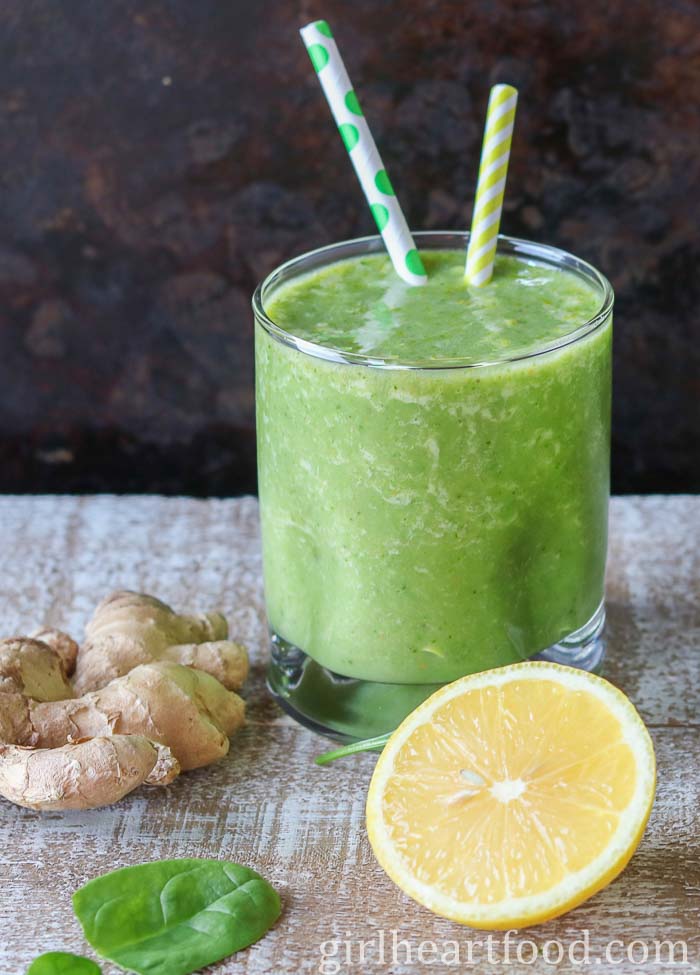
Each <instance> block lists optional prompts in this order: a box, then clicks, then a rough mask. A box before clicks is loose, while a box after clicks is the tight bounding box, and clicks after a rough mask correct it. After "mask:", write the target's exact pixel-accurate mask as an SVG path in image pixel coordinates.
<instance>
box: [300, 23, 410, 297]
mask: <svg viewBox="0 0 700 975" xmlns="http://www.w3.org/2000/svg"><path fill="white" fill-rule="evenodd" d="M300 33H301V36H302V39H303V41H304V44H305V45H306V50H307V51H308V53H309V57H310V58H311V63H312V64H313V66H314V70H315V71H316V74H317V75H318V80H319V81H320V82H321V88H322V89H323V93H324V95H325V96H326V99H327V101H328V104H329V106H330V109H331V112H332V113H333V118H334V119H335V121H336V124H337V126H338V130H339V132H340V137H341V138H342V140H343V143H344V145H345V148H346V149H347V151H348V155H349V156H350V161H351V162H352V164H353V166H354V167H355V172H356V173H357V178H358V179H359V181H360V185H361V186H362V190H363V192H364V194H365V196H366V197H367V202H368V203H369V206H370V210H371V211H372V216H373V217H374V220H375V223H376V224H377V228H378V230H379V233H380V234H381V235H382V237H383V239H384V243H385V244H386V249H387V251H388V252H389V257H390V258H391V260H392V263H393V265H394V268H395V269H396V273H397V274H398V275H399V276H400V277H401V278H403V280H404V281H406V282H408V284H413V285H420V284H425V282H426V281H427V278H426V274H425V268H424V267H423V262H422V261H421V259H420V254H419V253H418V251H417V249H416V245H415V243H414V241H413V237H412V236H411V231H410V230H409V229H408V224H407V223H406V218H405V217H404V215H403V212H402V210H401V207H400V206H399V201H398V200H397V199H396V194H395V193H394V190H393V187H392V185H391V182H390V180H389V177H388V175H387V171H386V169H385V168H384V164H383V163H382V160H381V157H380V155H379V151H378V149H377V146H376V144H375V142H374V139H373V138H372V133H371V132H370V130H369V126H368V125H367V121H366V119H365V117H364V115H363V114H362V109H361V108H360V103H359V101H358V100H357V95H356V94H355V92H354V90H353V87H352V85H351V84H350V79H349V78H348V73H347V71H346V70H345V65H344V64H343V61H342V58H341V57H340V53H339V51H338V48H337V46H336V43H335V41H334V40H333V35H332V33H331V29H330V27H329V26H328V24H327V23H326V21H325V20H316V21H314V22H313V23H312V24H308V25H307V26H306V27H302V29H301V31H300Z"/></svg>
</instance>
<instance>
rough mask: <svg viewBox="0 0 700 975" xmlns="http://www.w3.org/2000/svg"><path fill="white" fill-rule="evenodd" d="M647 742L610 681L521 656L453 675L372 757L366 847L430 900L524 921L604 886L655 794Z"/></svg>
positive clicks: (482, 919)
mask: <svg viewBox="0 0 700 975" xmlns="http://www.w3.org/2000/svg"><path fill="white" fill-rule="evenodd" d="M654 788H655V761H654V748H653V745H652V742H651V738H650V737H649V733H648V732H647V730H646V728H645V727H644V724H643V722H642V719H641V718H640V717H639V714H638V713H637V711H636V710H635V708H634V705H633V704H632V703H631V701H629V700H628V698H626V697H625V695H624V694H623V693H622V692H621V691H619V690H617V688H615V687H613V685H612V684H610V683H608V681H606V680H603V679H602V678H601V677H596V676H595V675H593V674H588V673H585V672H582V671H580V670H574V669H573V668H571V667H562V666H559V665H557V664H550V663H545V662H537V661H532V662H530V661H528V662H526V663H521V664H514V665H513V666H510V667H502V668H499V669H498V670H490V671H486V672H485V673H481V674H474V675H471V676H469V677H464V678H462V679H461V680H458V681H455V682H454V683H453V684H448V685H447V686H446V687H443V688H441V689H440V690H439V691H437V692H436V693H435V694H433V695H432V696H431V697H430V698H428V700H427V701H425V702H424V703H423V704H421V705H420V707H418V708H417V709H416V710H415V711H413V712H412V714H410V715H409V716H408V717H407V718H406V719H405V720H404V721H403V723H402V724H401V725H400V726H399V727H398V728H397V730H396V731H395V732H394V734H393V735H392V736H391V738H390V739H389V742H388V743H387V745H386V747H385V748H384V751H383V752H382V754H381V755H380V757H379V761H378V762H377V766H376V768H375V770H374V775H373V776H372V782H371V785H370V789H369V795H368V798H367V829H368V833H369V839H370V843H371V844H372V848H373V850H374V853H375V855H376V857H377V859H378V861H379V863H380V864H381V866H382V867H383V868H384V870H386V872H387V873H388V874H389V876H390V877H391V879H392V880H393V881H394V882H395V883H396V884H398V886H399V887H400V888H401V889H402V890H403V891H404V892H405V893H406V894H408V895H409V897H412V898H413V899H414V900H416V901H418V902H419V903H420V904H423V905H425V907H428V908H429V909H430V910H431V911H434V912H435V913H436V914H440V915H442V916H443V917H447V918H450V919H452V920H454V921H459V922H461V923H462V924H468V925H471V926H472V927H476V928H519V927H526V926H528V925H531V924H537V923H539V922H541V921H546V920H548V919H549V918H552V917H556V916H557V915H559V914H563V913H564V912H565V911H568V910H570V909H571V908H572V907H575V906H576V905H577V904H580V903H582V902H583V901H584V900H587V898H589V897H590V896H591V895H592V894H595V893H596V892H597V891H599V890H600V889H601V888H602V887H605V886H606V885H607V884H608V883H610V881H611V880H612V879H613V878H614V877H616V876H617V875H618V874H619V873H620V872H621V871H622V870H623V868H624V867H625V866H626V864H627V863H628V861H629V859H630V857H631V856H632V854H633V853H634V851H635V849H636V848H637V846H638V844H639V842H640V840H641V838H642V834H643V833H644V828H645V826H646V823H647V820H648V818H649V813H650V812H651V807H652V803H653V801H654Z"/></svg>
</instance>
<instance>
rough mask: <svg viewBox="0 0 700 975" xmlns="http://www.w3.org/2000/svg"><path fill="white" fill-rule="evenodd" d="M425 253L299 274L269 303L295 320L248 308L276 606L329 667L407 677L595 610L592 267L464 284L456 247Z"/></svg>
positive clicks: (527, 263)
mask: <svg viewBox="0 0 700 975" xmlns="http://www.w3.org/2000/svg"><path fill="white" fill-rule="evenodd" d="M421 257H422V259H423V262H424V264H425V267H426V270H427V273H428V284H427V285H426V286H424V287H410V286H409V285H407V284H404V283H403V282H402V281H401V280H400V279H399V278H398V277H397V276H396V274H395V273H394V271H393V269H392V267H391V264H390V262H389V259H388V257H386V256H385V255H384V254H369V255H366V256H360V257H353V258H350V259H348V260H342V261H338V262H336V263H333V264H330V265H328V266H325V267H322V268H319V269H317V270H314V271H312V272H310V273H307V274H304V275H301V276H297V277H294V278H293V279H292V280H290V281H288V282H286V283H284V284H281V285H279V286H277V287H275V288H274V289H273V290H272V291H271V293H269V294H267V295H266V297H265V304H264V307H265V313H266V315H267V317H268V319H270V320H271V321H272V322H273V323H274V324H275V325H276V326H278V327H279V328H280V329H283V330H284V332H285V333H287V335H282V334H281V333H279V332H276V331H275V329H274V328H273V329H270V328H269V327H265V325H264V324H263V323H261V321H260V320H258V324H257V326H256V376H257V380H256V381H257V422H258V466H259V491H260V504H261V517H262V537H263V562H264V574H265V595H266V602H267V612H268V617H269V622H270V625H271V627H272V629H273V630H274V631H275V632H276V633H277V634H278V635H279V636H280V637H281V638H283V640H285V641H288V642H289V643H291V644H294V645H295V646H297V647H299V648H301V649H302V650H303V651H304V652H305V653H306V654H308V655H309V656H310V657H312V658H313V659H314V660H315V661H317V662H318V663H319V664H321V665H323V666H324V667H327V668H329V669H330V670H332V671H334V672H335V673H337V674H340V675H345V676H348V677H355V678H361V679H363V680H371V681H383V682H392V683H409V684H412V683H418V684H426V683H439V682H443V681H449V680H453V679H455V678H457V677H459V676H461V675H463V674H467V673H471V672H474V671H477V670H482V669H485V668H489V667H494V666H497V665H500V664H505V663H508V662H512V661H516V660H520V659H522V658H525V657H530V656H532V655H534V654H536V653H537V652H539V651H541V650H543V649H544V648H546V647H549V646H551V645H552V644H554V643H556V642H557V641H559V640H560V639H562V638H564V637H566V636H567V635H568V634H570V633H572V632H573V631H575V630H577V629H578V628H579V627H581V626H583V625H584V624H585V623H586V622H587V621H588V620H589V619H590V618H591V617H592V616H593V615H594V614H595V612H596V610H597V608H598V606H599V605H600V603H601V600H602V597H603V575H604V568H605V555H606V539H607V501H608V481H609V439H610V390H611V321H610V317H609V316H608V318H607V320H605V321H602V322H600V323H598V324H597V325H595V326H589V327H588V329H586V328H583V326H584V325H585V324H586V323H587V322H588V321H589V320H590V319H592V318H593V317H594V316H595V315H596V313H597V312H598V311H599V309H600V307H601V304H602V298H603V295H602V290H601V287H600V286H597V285H595V284H593V283H592V282H590V281H589V280H587V279H585V278H584V277H583V276H582V275H580V274H578V273H574V272H571V271H567V270H563V269H560V268H559V267H556V266H554V265H548V264H546V263H538V262H536V261H534V260H531V259H524V258H523V257H520V256H499V257H498V258H497V262H496V266H495V272H494V277H493V279H492V281H491V282H490V283H489V284H488V285H487V286H485V287H482V288H473V287H471V286H469V285H467V284H466V283H465V280H464V252H463V251H453V250H425V251H422V252H421ZM574 333H576V334H574ZM290 336H293V337H294V339H291V338H290ZM362 357H366V358H365V359H363V358H362Z"/></svg>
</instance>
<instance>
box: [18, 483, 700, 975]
mask: <svg viewBox="0 0 700 975" xmlns="http://www.w3.org/2000/svg"><path fill="white" fill-rule="evenodd" d="M257 529H258V524H257V503H256V501H255V500H253V499H250V498H244V499H240V500H230V501H194V500H185V499H163V498H155V497H145V498H144V497H142V498H112V497H92V498H72V497H64V498H49V497H42V498H36V497H23V498H9V497H5V498H0V549H1V551H2V555H3V558H2V573H1V574H0V631H1V635H9V634H12V633H18V632H26V631H27V630H29V629H30V628H32V627H35V626H36V625H38V624H40V623H48V624H51V625H55V626H59V627H62V628H64V629H67V630H69V631H71V632H73V633H74V634H75V635H76V636H77V635H80V634H81V633H82V627H83V625H84V623H85V620H86V619H87V617H88V616H89V614H90V613H91V611H92V609H93V607H94V605H95V603H96V602H97V600H98V599H99V598H100V597H101V596H103V595H104V594H105V593H107V592H108V591H109V590H111V589H113V588H115V587H126V588H132V589H140V590H145V591H147V592H151V593H154V594H156V595H158V596H160V597H161V598H162V599H164V600H166V601H167V602H169V603H172V604H173V605H174V606H176V607H177V608H179V609H182V610H185V609H195V608H200V607H202V608H206V607H214V608H222V609H223V610H224V611H225V612H226V613H227V614H228V616H229V618H230V621H231V628H232V632H233V634H234V635H235V636H236V637H238V638H240V639H241V640H242V641H243V642H245V643H246V644H247V645H248V646H249V648H250V650H251V652H252V656H253V660H254V668H253V676H252V679H251V680H250V682H249V684H248V686H247V689H246V691H245V696H246V697H247V700H248V716H249V717H248V726H247V728H246V730H245V731H244V732H243V733H242V734H240V735H238V736H237V737H236V738H235V739H234V741H233V745H232V749H231V753H230V755H229V756H228V758H227V759H226V760H224V761H223V762H221V763H220V764H219V765H217V766H213V767H210V768H208V769H204V770H201V771H199V772H195V773H191V774H189V775H186V776H183V777H181V778H180V779H178V780H177V781H176V782H175V783H174V784H173V785H172V786H171V787H170V788H169V789H167V790H164V791H161V790H148V789H142V790H140V791H138V792H137V793H134V794H133V795H132V796H131V797H128V798H127V799H125V800H124V801H123V802H121V803H120V804H119V805H117V806H113V807H111V808H109V809H104V810H98V811H94V812H85V813H71V814H58V813H54V814H48V815H43V816H42V815H39V814H38V813H34V812H30V811H27V810H22V809H19V808H16V807H14V806H11V805H10V804H8V803H5V802H3V801H0V851H1V857H2V860H1V866H0V900H1V903H0V973H2V975H20V973H23V972H25V970H26V967H27V965H28V963H29V961H30V960H31V959H32V958H33V957H34V956H35V955H37V954H39V953H40V952H42V951H46V950H49V949H64V950H71V951H75V952H77V953H83V952H85V953H86V954H90V952H89V950H88V949H87V946H86V945H85V943H84V942H83V940H82V937H81V933H80V929H79V926H78V923H77V921H75V920H74V918H73V916H72V912H71V906H70V894H71V892H72V891H73V890H75V888H76V887H78V886H80V885H81V884H82V883H84V882H85V881H86V880H87V879H89V878H90V877H93V876H95V875H97V874H99V873H102V872H105V871H107V870H110V869H112V868H115V867H118V866H123V865H126V864H131V863H138V862H142V861H146V860H150V859H154V858H159V857H182V856H204V857H221V858H228V859H232V860H237V861H240V862H242V863H245V864H248V865H250V866H252V867H254V868H256V869H258V870H259V871H260V872H261V873H262V874H263V875H264V876H266V877H267V878H268V879H269V880H270V881H271V882H272V883H274V884H275V885H276V886H277V887H278V889H279V890H280V892H281V894H282V897H283V900H284V913H283V916H282V918H281V919H280V921H279V922H278V924H277V926H276V928H275V929H274V930H273V931H272V932H270V934H268V936H267V937H266V938H265V939H264V940H263V941H261V942H260V943H259V944H257V945H255V946H254V947H252V948H250V949H249V950H247V951H244V952H241V953H239V954H238V955H237V956H234V958H232V959H230V960H229V961H228V962H226V963H223V964H221V965H219V966H216V967H215V968H214V969H211V971H215V972H216V973H234V972H235V973H244V972H247V973H254V972H255V973H260V972H264V973H270V975H283V973H297V972H302V971H303V972H307V971H308V972H313V971H318V972H326V973H328V975H333V973H334V972H338V973H340V972H362V973H371V972H392V973H395V975H399V973H406V972H422V971H426V972H429V971H430V972H436V971H437V972H443V971H444V972H448V971H454V970H460V971H462V970H480V971H490V970H492V969H491V967H490V966H489V965H488V964H487V957H486V951H487V945H486V944H485V943H484V944H482V946H481V947H479V946H477V945H476V944H475V942H476V941H479V940H481V941H482V942H483V941H484V939H485V935H484V934H481V933H478V932H474V931H471V930H469V929H466V928H461V927H459V926H457V925H455V924H452V923H449V922H447V921H443V920H441V919H439V918H436V917H433V916H432V915H431V914H430V913H429V912H428V911H426V910H424V909H423V908H421V907H419V906H417V905H416V904H414V903H413V902H411V901H410V900H408V899H407V898H406V897H404V896H403V894H402V893H401V892H400V891H399V890H397V889H396V888H395V887H394V886H393V885H392V883H391V882H390V881H389V880H388V879H387V878H386V877H385V875H384V874H383V873H382V871H381V870H380V868H379V867H378V866H377V865H376V863H375V862H374V859H373V857H372V853H371V850H370V848H369V845H368V842H367V838H366V835H365V827H364V800H365V792H366V788H367V784H368V782H369V778H370V774H371V771H372V767H373V765H374V761H375V758H374V757H373V756H372V755H360V756H356V757H354V758H352V759H349V760H346V761H345V762H343V763H339V764H337V765H335V766H330V767H329V768H326V769H320V768H318V767H316V766H314V765H313V763H312V759H313V756H314V755H316V754H317V753H318V752H319V751H323V750H324V748H325V742H323V741H322V740H320V739H318V738H316V737H314V735H312V734H311V733H310V732H308V731H306V730H304V729H303V728H300V727H298V726H297V725H295V724H294V723H293V722H292V721H291V720H289V719H288V718H286V717H285V716H283V715H282V713H281V712H280V711H279V709H278V708H277V707H276V705H275V704H273V702H272V701H271V700H270V698H269V696H268V694H267V692H266V690H265V686H264V680H263V672H264V660H265V656H266V632H265V623H264V612H263V601H262V585H261V575H260V553H259V548H258V538H257ZM608 620H609V623H608V636H609V649H608V660H607V666H606V675H607V676H608V677H609V678H610V679H611V680H612V681H613V682H614V683H616V684H618V685H619V686H620V687H622V688H623V689H624V690H625V691H626V692H627V693H628V694H629V695H630V696H631V698H632V699H633V701H634V702H635V703H636V704H637V706H638V707H639V709H640V711H641V713H642V716H643V717H644V719H645V720H646V721H647V722H648V724H649V726H650V728H651V731H652V734H653V736H654V740H655V743H656V749H657V756H658V764H659V787H658V795H657V800H656V806H655V809H654V812H653V814H652V818H651V823H650V826H649V829H648V832H647V834H646V836H645V838H644V840H643V842H642V845H641V847H640V849H639V851H638V853H637V855H636V856H635V857H634V859H633V861H632V863H631V865H630V866H629V867H628V869H627V870H626V872H625V873H624V874H623V876H622V877H621V878H620V879H619V880H618V881H617V882H616V883H614V884H613V885H612V886H611V887H609V888H608V889H607V890H605V891H603V892H602V893H600V894H598V895H597V896H596V897H595V898H593V900H591V901H590V902H589V903H587V904H585V905H583V906H582V907H580V908H578V909H577V910H575V911H573V912H572V913H570V914H569V915H568V916H566V917H564V918H561V919H559V920H558V921H554V922H551V923H549V924H547V925H543V926H541V927H539V928H534V929H531V930H529V931H527V932H521V933H520V935H519V936H518V937H519V938H520V939H531V940H532V942H534V943H535V944H536V945H537V946H538V949H539V950H540V952H541V951H542V949H543V947H544V946H545V942H547V941H550V940H551V939H560V941H561V944H562V950H563V952H564V958H563V960H562V961H561V963H560V964H559V965H558V966H554V965H553V964H547V963H546V961H545V960H543V958H542V957H540V958H539V960H538V961H537V962H536V963H535V964H528V960H529V959H530V958H531V955H532V950H533V949H532V947H530V946H529V944H528V943H526V942H524V941H523V943H522V945H521V949H520V950H521V958H522V960H523V962H524V963H522V964H521V963H518V961H517V958H516V956H515V954H514V950H513V949H512V948H511V957H510V965H509V966H507V965H505V964H504V946H503V938H502V935H499V934H498V933H496V934H495V936H494V938H493V942H492V944H491V952H492V955H491V957H492V960H493V961H494V962H495V964H494V966H493V969H494V970H498V969H499V968H501V969H502V970H504V971H508V970H510V971H514V972H515V971H517V972H521V971H522V972H525V971H527V972H552V971H557V972H570V971H577V972H581V971H597V972H606V971H614V972H641V971H644V972H652V973H656V972H660V971H669V970H671V969H670V968H669V966H668V965H666V964H664V960H665V959H666V955H665V954H664V953H663V952H664V951H665V950H666V949H663V947H662V948H661V949H660V950H661V955H660V957H659V960H657V957H656V956H657V949H656V947H655V943H654V942H655V940H658V941H663V940H665V939H670V940H673V941H677V940H679V939H684V940H685V941H686V942H687V952H688V963H687V964H686V965H680V964H678V963H679V962H680V961H681V956H680V954H677V955H676V962H677V964H676V965H675V966H673V969H672V970H674V971H680V972H693V971H695V972H698V971H700V498H689V497H673V498H670V497H669V498H662V497H649V498H624V499H616V500H615V501H614V502H613V505H612V511H611V552H610V568H609V584H608ZM382 931H383V932H384V935H383V936H384V960H383V961H382V952H381V946H380V942H379V940H378V939H379V938H380V932H382ZM393 932H396V934H395V935H394V933H393ZM585 932H588V934H586V933H585ZM394 938H397V939H399V940H403V941H406V942H408V948H409V949H410V951H411V961H410V962H409V961H407V948H406V946H405V945H404V946H399V947H398V950H397V952H396V955H397V961H396V962H393V961H392V954H393V953H394V952H393V947H392V943H393V940H394ZM581 939H583V941H584V944H580V943H579V944H578V945H576V944H573V943H575V942H580V941H581ZM586 939H588V942H589V949H588V951H589V963H588V965H581V964H572V962H571V961H570V960H569V950H570V949H571V948H572V944H573V949H572V950H573V951H574V958H575V959H580V958H583V957H584V954H583V953H584V951H585V940H586ZM617 939H619V940H620V941H624V942H625V945H624V946H621V945H620V944H619V943H617ZM426 940H429V941H434V942H436V947H437V949H438V957H439V955H440V954H441V953H442V954H443V956H444V957H447V958H449V957H452V956H450V955H449V951H450V950H452V951H453V952H454V949H453V948H452V949H450V947H449V945H450V943H451V942H454V941H456V942H458V944H459V946H460V951H461V964H460V966H459V967H457V966H454V967H450V966H449V965H448V964H446V963H437V962H435V961H434V960H433V959H434V958H435V957H436V956H435V955H434V954H433V953H432V951H431V948H430V946H428V947H425V946H424V949H423V959H424V960H423V962H421V961H419V960H418V949H419V946H420V943H421V942H422V941H426ZM362 941H373V944H370V945H367V946H366V948H365V960H364V962H363V961H361V960H360V947H359V942H362ZM470 941H471V942H474V943H473V944H472V958H473V961H474V964H472V965H470V964H469V957H468V942H470ZM324 942H326V944H325V945H324ZM336 942H342V943H336ZM609 942H611V944H610V945H609V947H607V948H606V946H608V943H609ZM644 945H646V951H647V954H648V961H647V963H646V964H645V965H643V966H642V965H641V964H640V962H641V961H642V960H643V956H644V950H645V949H644ZM322 948H325V950H326V955H325V962H324V956H323V954H322ZM336 949H337V953H335V952H336ZM546 950H547V952H548V958H549V960H550V961H552V960H556V958H557V956H558V950H559V949H558V948H557V947H556V946H549V947H548V948H546ZM606 950H607V951H609V955H607V956H606ZM678 950H679V949H677V951H678ZM627 951H630V953H631V957H632V959H633V960H632V961H629V960H625V955H626V952H627ZM348 953H349V958H348V957H347V956H348ZM620 959H622V961H621V963H620V961H619V960H620ZM477 962H480V963H479V964H477ZM322 963H323V964H322ZM103 970H104V971H105V972H107V973H114V972H116V971H117V969H115V968H113V967H111V966H110V965H105V966H104V968H103Z"/></svg>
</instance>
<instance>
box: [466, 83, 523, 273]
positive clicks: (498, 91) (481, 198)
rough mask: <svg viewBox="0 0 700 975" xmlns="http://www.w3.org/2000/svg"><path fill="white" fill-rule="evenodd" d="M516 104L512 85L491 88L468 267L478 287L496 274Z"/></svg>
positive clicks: (468, 249) (516, 94) (467, 269)
mask: <svg viewBox="0 0 700 975" xmlns="http://www.w3.org/2000/svg"><path fill="white" fill-rule="evenodd" d="M517 103H518V92H517V90H516V89H515V88H513V87H511V85H494V86H493V88H492V89H491V94H490V96H489V107H488V109H487V110H486V127H485V129H484V144H483V146H482V149H481V162H480V163H479V178H478V180H477V184H476V198H475V200H474V213H473V215H472V229H471V234H470V235H469V246H468V248H467V266H466V268H465V274H466V276H467V281H468V282H469V284H473V285H476V286H477V287H480V286H481V285H483V284H486V283H487V282H488V281H490V280H491V276H492V275H493V262H494V260H495V257H496V245H497V243H498V228H499V226H500V223H501V211H502V210H503V197H504V194H505V188H506V176H507V175H508V160H509V158H510V143H511V139H512V137H513V125H514V123H515V106H516V105H517Z"/></svg>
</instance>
